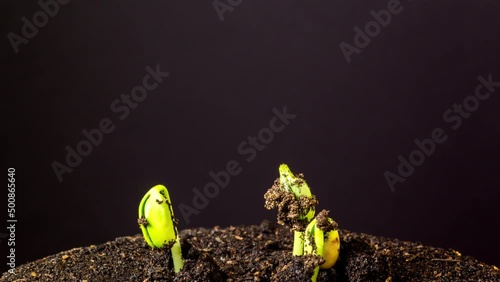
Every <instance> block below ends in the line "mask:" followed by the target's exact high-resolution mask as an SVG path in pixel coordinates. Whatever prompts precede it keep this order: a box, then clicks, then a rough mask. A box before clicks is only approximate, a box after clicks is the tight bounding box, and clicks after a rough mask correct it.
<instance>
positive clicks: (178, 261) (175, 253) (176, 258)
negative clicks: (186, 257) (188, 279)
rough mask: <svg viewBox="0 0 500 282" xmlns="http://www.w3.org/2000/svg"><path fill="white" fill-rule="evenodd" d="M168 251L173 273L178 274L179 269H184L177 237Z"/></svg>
mask: <svg viewBox="0 0 500 282" xmlns="http://www.w3.org/2000/svg"><path fill="white" fill-rule="evenodd" d="M170 251H171V252H172V261H173V262H174V271H175V273H179V271H181V269H182V268H183V267H184V261H183V260H182V249H181V243H180V241H179V236H177V239H176V240H175V243H174V245H173V246H172V249H171V250H170Z"/></svg>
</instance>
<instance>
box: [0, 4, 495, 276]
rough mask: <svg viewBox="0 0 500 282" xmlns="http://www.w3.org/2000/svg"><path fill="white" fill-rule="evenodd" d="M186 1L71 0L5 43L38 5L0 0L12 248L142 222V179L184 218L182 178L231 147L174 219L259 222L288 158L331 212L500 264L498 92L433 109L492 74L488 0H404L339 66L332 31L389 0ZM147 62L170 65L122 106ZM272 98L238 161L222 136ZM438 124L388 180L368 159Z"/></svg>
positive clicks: (387, 161)
mask: <svg viewBox="0 0 500 282" xmlns="http://www.w3.org/2000/svg"><path fill="white" fill-rule="evenodd" d="M185 2H189V1H71V2H70V3H68V4H67V5H62V6H61V7H60V11H59V12H58V14H57V15H56V16H55V17H54V18H51V19H50V20H49V23H48V24H47V25H46V26H45V27H43V28H40V30H39V32H38V34H37V35H36V36H35V37H34V38H33V39H30V41H29V43H28V44H21V45H20V46H19V53H18V54H15V52H14V51H13V49H12V47H11V46H10V43H9V40H8V38H7V34H8V32H14V33H16V34H21V28H22V25H23V23H22V21H21V17H23V16H26V17H27V18H31V17H32V16H33V14H34V13H35V12H37V11H39V10H40V7H39V6H38V4H37V3H36V1H23V2H22V3H18V2H17V1H8V4H6V5H8V6H10V7H7V8H6V10H5V11H7V10H8V17H5V18H4V20H3V22H4V25H3V26H4V27H6V30H5V32H4V37H3V39H2V43H3V44H2V47H5V49H3V50H4V51H2V67H3V68H4V72H5V73H4V75H3V78H5V80H4V82H3V83H2V88H3V89H4V90H3V92H4V93H7V95H4V96H3V97H4V98H3V101H2V112H4V113H6V115H7V116H6V126H5V128H4V131H3V133H2V134H3V135H4V139H6V140H7V146H6V147H4V150H5V151H6V154H7V164H6V166H7V167H15V168H16V175H15V177H16V217H17V220H18V222H17V225H16V263H17V264H18V265H19V264H21V263H25V262H27V261H32V260H35V259H38V258H41V257H44V256H47V255H50V254H54V253H56V252H59V251H62V250H65V249H70V248H74V247H79V246H86V245H90V244H99V243H103V242H106V241H109V240H113V239H114V238H115V237H117V236H124V235H132V234H136V233H138V232H139V229H138V226H137V223H136V218H137V206H138V203H139V201H140V199H141V198H142V196H143V194H144V193H145V192H146V191H147V190H148V189H149V188H150V187H152V186H153V185H155V184H157V183H163V184H165V185H167V187H169V191H170V196H171V198H172V200H173V202H174V206H175V212H176V213H177V216H178V217H181V216H180V214H179V210H178V205H179V204H180V203H186V204H191V201H192V198H193V192H192V189H193V188H194V187H198V188H199V189H202V188H203V185H204V184H206V183H207V182H208V181H210V178H209V176H208V174H209V172H210V171H214V172H217V171H220V170H222V169H224V167H225V165H226V163H227V162H228V161H229V160H233V159H234V160H237V161H238V162H239V163H240V165H241V167H242V169H243V171H242V173H241V174H239V175H238V176H236V177H233V178H232V179H231V182H230V184H229V185H228V186H227V187H226V188H225V189H223V190H221V191H220V194H219V195H218V196H217V197H216V198H214V199H211V200H210V203H209V205H208V206H207V207H206V208H205V209H203V210H202V211H201V212H200V213H199V215H193V216H191V217H190V223H189V224H187V223H186V222H185V221H184V220H181V223H180V228H181V229H182V228H191V227H199V226H204V227H211V226H214V225H220V226H228V225H240V224H259V223H260V222H261V221H262V220H263V219H269V220H275V211H267V210H265V209H264V207H263V194H264V192H265V191H266V190H267V188H269V187H270V185H271V184H272V182H273V180H274V179H275V178H276V177H277V176H278V173H277V168H278V165H279V164H280V163H282V162H285V163H288V164H289V165H290V166H291V168H292V170H293V171H295V172H304V173H305V175H306V179H307V181H308V183H309V184H310V186H311V188H312V190H313V193H314V194H316V196H317V197H318V199H319V200H320V205H319V208H325V209H329V210H331V216H332V217H333V218H334V219H335V220H336V221H338V222H339V224H340V226H341V228H345V229H350V230H353V231H356V232H365V233H370V234H376V235H382V236H387V237H395V238H399V239H403V240H411V241H419V242H422V243H423V244H427V245H432V246H437V247H443V248H453V249H456V250H459V251H460V252H462V253H463V254H465V255H471V256H474V257H476V258H478V259H480V260H482V261H484V262H487V263H490V264H497V265H498V264H500V257H499V255H498V253H499V251H500V247H499V246H498V236H499V234H498V226H499V213H500V206H499V205H498V202H499V195H500V193H499V192H498V190H499V188H500V181H499V177H498V160H499V157H500V152H499V150H498V145H499V141H500V126H499V125H500V118H499V115H498V113H499V109H500V107H499V106H500V97H498V95H500V94H499V93H500V89H498V88H497V91H496V92H495V93H494V94H492V95H491V97H490V98H489V99H488V100H485V101H482V102H481V103H480V106H479V108H478V110H477V111H475V112H473V113H471V116H470V118H468V119H465V120H464V121H463V124H462V126H461V127H460V128H458V129H457V130H456V131H454V130H452V129H451V128H450V123H446V122H444V121H443V117H442V115H443V113H444V112H445V111H446V110H447V109H449V108H451V107H452V106H453V104H454V103H462V102H463V100H464V98H465V97H467V96H469V95H473V94H474V91H475V87H476V85H477V84H478V80H477V77H478V76H479V75H482V76H484V77H486V76H487V75H488V74H492V75H493V80H496V81H500V55H499V50H500V39H499V36H500V20H499V17H498V15H499V14H500V4H499V3H498V2H497V1H486V0H478V1H451V0H449V1H424V0H420V1H417V0H415V1H407V0H404V1H402V2H401V5H402V6H403V11H402V12H401V13H399V14H397V15H393V16H392V20H391V22H390V24H389V25H388V26H387V27H386V28H383V29H382V30H381V32H380V34H379V35H378V36H376V37H375V38H373V39H372V41H371V42H370V44H369V45H368V46H367V47H366V48H364V49H362V51H361V53H360V54H354V55H352V57H351V58H352V62H351V63H350V64H348V63H347V62H346V59H345V58H344V56H343V54H342V52H341V50H340V48H339V44H340V43H341V42H343V41H344V42H346V43H349V44H354V43H353V37H354V35H355V32H354V30H353V28H354V27H356V26H358V27H361V28H364V26H365V24H366V23H367V22H369V21H371V20H372V19H373V18H372V16H371V15H370V11H371V10H375V11H379V10H381V9H385V8H386V6H387V3H388V1H313V2H310V1H248V0H247V1H243V3H241V4H240V5H238V6H236V7H235V8H234V10H233V11H232V12H226V13H224V21H222V22H221V21H220V19H219V17H218V15H217V13H216V11H215V9H214V7H213V5H212V2H210V1H199V2H196V3H192V2H189V3H185ZM5 19H7V20H5ZM157 64H159V65H160V68H161V70H162V71H166V72H170V76H169V77H167V78H166V79H165V81H164V82H163V83H161V84H160V85H159V86H158V88H156V89H155V90H153V91H151V92H150V93H149V94H148V96H147V98H146V99H145V100H144V101H143V102H141V103H140V104H139V106H138V107H137V108H136V109H135V110H133V111H132V112H131V113H130V116H128V117H127V118H126V119H124V120H123V121H121V120H119V119H118V115H117V114H115V113H113V112H112V111H111V110H110V104H111V103H112V101H113V100H115V99H117V98H119V96H120V94H121V93H127V94H128V93H130V91H131V89H132V88H133V87H134V86H136V85H139V84H141V82H142V78H143V77H144V75H146V71H145V67H146V66H148V65H149V66H152V67H153V68H154V66H155V65H157ZM284 106H287V109H288V112H290V113H292V114H296V115H297V117H296V118H295V119H294V120H292V121H291V122H290V124H289V125H288V126H287V127H286V129H285V130H284V131H283V132H281V133H277V134H276V135H275V136H274V139H273V141H272V142H271V143H270V144H268V145H266V147H265V149H264V150H262V151H260V152H258V154H257V156H256V157H255V159H254V160H253V161H251V162H247V161H245V158H246V157H248V156H246V155H241V154H240V153H238V150H237V147H238V145H239V144H240V143H241V142H243V141H245V140H246V139H247V137H248V136H249V135H256V134H257V133H258V132H259V130H260V129H262V128H264V127H267V125H268V123H269V120H270V119H271V118H272V117H273V113H272V109H273V108H277V109H280V110H281V109H282V108H283V107H284ZM102 118H110V119H111V120H113V122H114V125H116V129H115V131H114V132H112V133H110V134H107V135H105V136H104V139H103V142H102V144H100V145H99V146H98V147H95V148H94V149H93V152H92V153H91V154H90V155H89V156H87V157H84V158H83V161H82V163H81V164H80V165H79V166H78V167H76V168H74V171H73V172H71V173H67V174H64V176H63V178H64V180H63V182H62V183H59V181H58V180H57V177H56V175H55V173H54V171H53V170H52V167H51V163H52V162H53V161H58V162H61V163H63V162H64V158H65V155H66V151H65V149H64V148H65V146H66V145H69V146H71V147H73V148H75V147H76V144H77V143H78V142H79V141H80V140H82V139H84V137H83V135H82V133H81V131H82V130H83V129H87V130H90V129H92V128H96V127H97V126H98V123H99V121H100V120H101V119H102ZM438 127H440V128H443V129H444V130H445V132H446V133H447V135H448V139H447V141H446V142H445V143H443V144H441V145H438V146H437V148H436V151H435V153H434V154H433V155H432V156H430V157H428V158H427V159H426V160H425V162H424V164H423V165H421V166H419V167H417V168H416V170H415V173H413V175H411V176H410V177H408V178H407V180H406V181H405V182H404V183H398V184H396V191H395V192H394V193H393V192H391V190H390V189H389V187H388V185H387V183H386V180H385V179H384V176H383V174H384V172H385V171H387V170H389V171H392V172H396V170H397V166H398V163H399V161H398V160H397V157H398V155H403V156H405V157H408V155H409V154H410V152H411V151H412V150H414V149H415V148H416V146H415V144H414V143H413V140H414V139H416V138H418V139H424V138H429V137H430V136H431V131H432V130H433V129H435V128H438ZM7 167H6V168H7ZM5 190H6V189H5ZM2 197H3V198H2V199H4V200H3V201H2V202H3V203H4V205H5V206H6V203H7V191H4V192H3V193H2ZM0 219H2V220H4V222H5V221H6V219H7V211H6V208H5V210H4V211H3V212H1V213H0ZM0 233H6V230H4V231H0ZM1 246H2V252H1V260H0V261H1V262H2V270H4V271H5V270H6V269H7V268H6V264H5V262H6V256H7V255H8V251H7V248H6V241H5V239H3V240H2V242H1Z"/></svg>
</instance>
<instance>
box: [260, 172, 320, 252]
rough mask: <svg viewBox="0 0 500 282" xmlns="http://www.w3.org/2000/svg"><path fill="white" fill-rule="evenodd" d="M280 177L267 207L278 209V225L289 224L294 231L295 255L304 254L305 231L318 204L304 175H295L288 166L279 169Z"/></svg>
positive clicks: (267, 202) (270, 195)
mask: <svg viewBox="0 0 500 282" xmlns="http://www.w3.org/2000/svg"><path fill="white" fill-rule="evenodd" d="M279 174H280V177H279V178H278V179H276V181H275V182H274V185H273V186H272V187H271V188H270V189H269V190H268V191H267V192H266V194H265V195H264V198H265V200H266V202H265V207H266V208H267V209H273V208H277V209H278V223H279V224H282V225H283V224H288V225H290V226H291V227H292V230H293V231H294V241H293V255H294V256H301V255H302V254H303V253H304V231H305V228H306V227H307V224H308V223H309V222H310V221H311V220H312V219H313V218H314V214H315V208H314V206H315V205H316V204H317V203H318V201H317V200H316V197H314V195H312V193H311V189H310V188H309V186H308V185H307V183H306V181H305V180H304V175H302V174H297V175H295V174H293V173H292V171H291V170H290V168H289V167H288V166H287V165H286V164H281V165H280V167H279Z"/></svg>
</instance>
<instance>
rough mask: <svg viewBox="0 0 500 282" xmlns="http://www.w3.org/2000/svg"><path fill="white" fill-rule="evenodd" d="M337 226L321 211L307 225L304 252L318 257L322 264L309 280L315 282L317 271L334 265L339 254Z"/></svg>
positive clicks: (325, 212) (326, 213)
mask: <svg viewBox="0 0 500 282" xmlns="http://www.w3.org/2000/svg"><path fill="white" fill-rule="evenodd" d="M337 227H338V225H337V223H336V222H335V221H333V219H331V218H329V217H328V212H327V211H325V210H323V211H322V212H320V213H319V214H318V216H317V217H316V218H315V219H314V220H313V221H311V223H309V225H308V226H307V228H306V231H305V244H304V252H305V253H306V254H309V255H314V256H319V257H321V258H322V259H323V260H324V262H323V263H322V264H321V265H319V266H317V267H316V268H315V269H314V272H313V275H312V277H311V280H312V281H313V282H316V278H317V277H318V273H319V269H320V268H321V269H329V268H331V267H333V266H334V265H335V263H336V262H337V259H338V257H339V252H340V237H339V231H338V229H337Z"/></svg>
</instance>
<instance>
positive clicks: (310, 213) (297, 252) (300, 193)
mask: <svg viewBox="0 0 500 282" xmlns="http://www.w3.org/2000/svg"><path fill="white" fill-rule="evenodd" d="M279 173H280V178H279V179H280V187H281V188H282V189H283V190H285V191H287V192H290V193H293V194H294V195H295V198H296V199H300V198H301V197H306V198H309V199H312V193H311V189H310V188H309V185H307V183H306V181H305V180H304V179H302V178H301V177H300V176H296V175H295V174H293V173H292V171H291V170H290V168H289V167H288V165H286V164H281V165H280V167H279ZM305 212H307V213H305ZM314 213H315V209H314V206H312V207H310V208H309V209H308V210H306V211H301V212H299V217H298V220H299V221H306V222H310V221H311V220H312V219H313V218H314ZM303 250H304V233H303V232H302V231H300V230H295V231H294V240H293V255H294V256H301V255H302V254H303Z"/></svg>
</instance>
